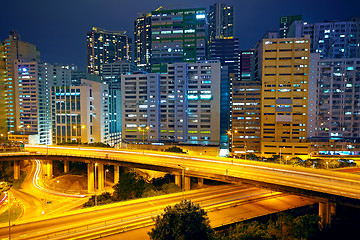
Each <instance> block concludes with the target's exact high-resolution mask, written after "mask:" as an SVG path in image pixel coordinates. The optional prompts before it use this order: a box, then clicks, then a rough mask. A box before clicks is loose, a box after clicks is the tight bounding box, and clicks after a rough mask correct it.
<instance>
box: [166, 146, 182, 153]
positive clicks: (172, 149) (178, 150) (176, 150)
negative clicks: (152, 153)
mask: <svg viewBox="0 0 360 240" xmlns="http://www.w3.org/2000/svg"><path fill="white" fill-rule="evenodd" d="M165 152H174V153H186V152H184V151H183V150H182V149H181V148H179V147H176V146H173V147H169V148H167V149H165Z"/></svg>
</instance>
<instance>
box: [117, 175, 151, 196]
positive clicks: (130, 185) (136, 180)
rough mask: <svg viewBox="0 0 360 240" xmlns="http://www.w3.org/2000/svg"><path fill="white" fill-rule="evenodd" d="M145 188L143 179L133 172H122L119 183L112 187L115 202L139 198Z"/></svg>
mask: <svg viewBox="0 0 360 240" xmlns="http://www.w3.org/2000/svg"><path fill="white" fill-rule="evenodd" d="M145 188H146V182H145V180H144V178H143V177H141V176H139V175H137V174H136V173H133V172H124V173H123V174H121V175H120V179H119V182H118V183H117V184H115V185H114V186H113V189H114V193H113V197H114V200H115V201H122V200H127V199H133V198H140V197H141V196H142V195H143V193H144V191H145Z"/></svg>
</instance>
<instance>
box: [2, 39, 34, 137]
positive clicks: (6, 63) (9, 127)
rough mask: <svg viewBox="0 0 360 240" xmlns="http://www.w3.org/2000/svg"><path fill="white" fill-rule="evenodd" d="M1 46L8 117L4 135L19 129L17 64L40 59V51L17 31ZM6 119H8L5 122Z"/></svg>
mask: <svg viewBox="0 0 360 240" xmlns="http://www.w3.org/2000/svg"><path fill="white" fill-rule="evenodd" d="M0 45H1V47H0V48H2V50H3V51H1V53H0V54H2V57H1V58H0V67H1V70H2V74H0V84H1V93H0V94H1V98H0V101H1V104H0V105H1V107H0V108H1V112H3V113H4V115H2V116H3V117H4V118H6V119H2V124H1V126H2V127H0V131H1V133H2V134H4V136H5V135H6V134H7V132H11V133H13V132H15V131H18V127H19V126H18V125H16V119H17V117H18V116H17V115H16V110H15V107H16V106H17V105H18V96H17V95H16V93H15V87H16V84H17V82H16V78H15V72H16V70H17V69H16V67H15V64H16V63H17V61H18V60H23V61H35V62H39V61H40V52H39V50H38V49H37V48H36V46H35V45H33V44H31V43H27V42H23V41H21V40H20V36H19V34H17V33H16V32H10V34H9V38H8V39H6V40H5V41H4V42H2V43H1V44H0ZM4 121H6V122H5V123H4Z"/></svg>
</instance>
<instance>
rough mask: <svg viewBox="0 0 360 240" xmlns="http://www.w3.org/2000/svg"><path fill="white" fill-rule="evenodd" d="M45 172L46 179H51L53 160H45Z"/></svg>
mask: <svg viewBox="0 0 360 240" xmlns="http://www.w3.org/2000/svg"><path fill="white" fill-rule="evenodd" d="M46 174H47V176H48V179H51V178H52V177H53V160H47V164H46Z"/></svg>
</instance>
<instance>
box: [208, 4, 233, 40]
mask: <svg viewBox="0 0 360 240" xmlns="http://www.w3.org/2000/svg"><path fill="white" fill-rule="evenodd" d="M234 19H235V18H234V7H233V6H226V4H223V3H220V2H217V3H215V4H214V5H211V6H210V12H209V35H210V41H213V40H214V39H224V38H225V39H228V38H233V37H234V29H235V27H234V22H235V21H234Z"/></svg>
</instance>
